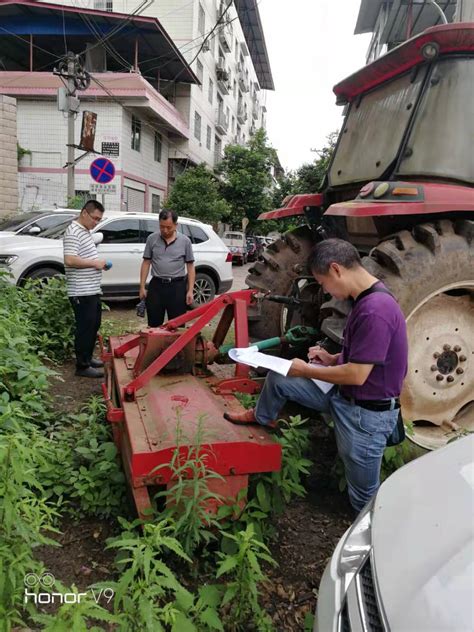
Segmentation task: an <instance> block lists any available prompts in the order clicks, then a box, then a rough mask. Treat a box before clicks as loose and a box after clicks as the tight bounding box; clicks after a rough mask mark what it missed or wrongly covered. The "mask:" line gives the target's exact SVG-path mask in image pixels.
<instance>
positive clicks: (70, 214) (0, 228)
mask: <svg viewBox="0 0 474 632" xmlns="http://www.w3.org/2000/svg"><path fill="white" fill-rule="evenodd" d="M79 212H80V211H78V210H76V209H71V208H57V209H40V210H38V211H30V212H28V213H17V214H15V215H10V216H9V217H5V218H1V219H0V238H2V239H3V238H6V237H11V236H12V235H31V236H36V237H37V236H38V235H41V233H43V232H44V231H45V230H48V229H49V228H54V227H56V226H59V225H60V224H62V223H63V222H64V221H65V220H68V219H69V220H71V219H73V218H74V217H77V216H78V215H79Z"/></svg>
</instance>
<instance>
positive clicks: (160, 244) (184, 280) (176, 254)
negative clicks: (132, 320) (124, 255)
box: [140, 210, 196, 327]
mask: <svg viewBox="0 0 474 632" xmlns="http://www.w3.org/2000/svg"><path fill="white" fill-rule="evenodd" d="M159 221H160V230H159V232H156V233H152V234H151V235H150V236H149V237H148V239H147V240H146V245H145V250H144V252H143V262H142V267H141V269H140V299H146V312H147V317H148V326H149V327H160V325H162V324H163V322H164V320H165V313H166V314H167V316H168V320H170V319H172V318H176V317H177V316H181V314H184V312H185V311H186V306H187V305H191V304H192V302H193V288H194V281H195V278H196V272H195V270H194V255H193V249H192V245H191V240H190V239H189V237H186V236H185V235H183V234H181V233H178V232H177V230H176V228H177V223H178V216H177V215H176V213H175V212H174V211H170V210H165V211H161V213H160V215H159ZM150 267H151V274H152V279H151V281H150V285H149V286H148V292H147V290H146V289H145V285H146V280H147V278H148V274H149V272H150Z"/></svg>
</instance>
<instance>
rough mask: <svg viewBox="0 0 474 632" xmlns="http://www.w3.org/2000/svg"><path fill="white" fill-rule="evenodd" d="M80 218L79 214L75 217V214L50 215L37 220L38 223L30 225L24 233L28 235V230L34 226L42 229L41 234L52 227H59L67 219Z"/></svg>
mask: <svg viewBox="0 0 474 632" xmlns="http://www.w3.org/2000/svg"><path fill="white" fill-rule="evenodd" d="M78 216H79V214H78V215H75V214H73V213H64V215H63V214H62V213H55V214H54V215H50V216H49V217H43V218H41V219H38V220H36V222H34V223H33V224H30V225H29V226H28V228H27V229H26V230H25V231H24V232H25V233H28V230H29V229H30V228H32V227H33V226H38V227H39V228H40V229H41V232H43V230H46V229H47V228H51V227H52V226H57V225H58V224H61V223H62V222H64V221H65V220H66V219H71V220H72V219H74V218H77V217H78Z"/></svg>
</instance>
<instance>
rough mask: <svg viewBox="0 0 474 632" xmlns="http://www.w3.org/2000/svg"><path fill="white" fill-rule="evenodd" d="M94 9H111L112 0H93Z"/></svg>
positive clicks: (112, 8) (112, 6)
mask: <svg viewBox="0 0 474 632" xmlns="http://www.w3.org/2000/svg"><path fill="white" fill-rule="evenodd" d="M94 9H98V10H99V11H113V10H114V5H113V0H94Z"/></svg>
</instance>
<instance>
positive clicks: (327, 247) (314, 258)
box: [309, 238, 362, 274]
mask: <svg viewBox="0 0 474 632" xmlns="http://www.w3.org/2000/svg"><path fill="white" fill-rule="evenodd" d="M331 263H338V264H339V265H340V266H344V268H347V269H350V268H355V267H357V266H360V265H362V262H361V260H360V255H359V253H358V252H357V249H356V248H355V246H353V245H352V244H351V243H349V242H348V241H345V239H335V238H334V239H325V240H324V241H321V242H319V244H316V246H315V247H314V248H313V250H312V252H311V255H310V257H309V267H310V269H311V271H312V272H315V273H316V274H327V273H328V272H329V268H330V267H331Z"/></svg>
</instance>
